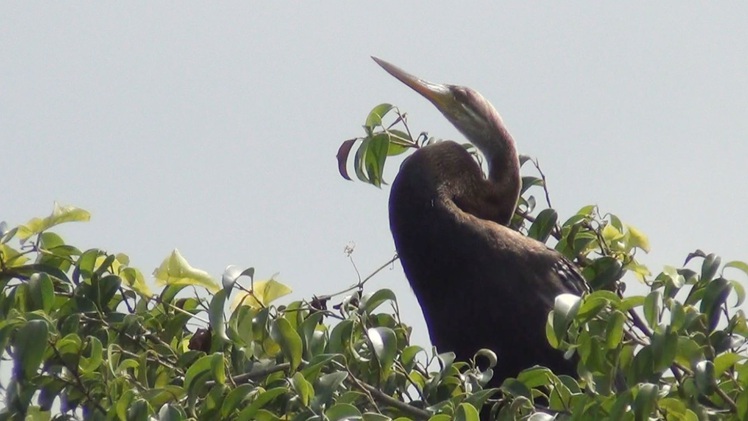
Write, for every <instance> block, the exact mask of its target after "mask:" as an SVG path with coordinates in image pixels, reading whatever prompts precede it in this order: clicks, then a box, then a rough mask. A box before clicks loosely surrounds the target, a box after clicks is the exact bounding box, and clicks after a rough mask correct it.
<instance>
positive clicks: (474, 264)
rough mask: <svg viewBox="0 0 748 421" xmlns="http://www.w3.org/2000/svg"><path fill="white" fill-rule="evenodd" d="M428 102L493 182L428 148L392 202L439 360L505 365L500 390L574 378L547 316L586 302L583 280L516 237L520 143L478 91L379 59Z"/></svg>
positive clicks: (457, 158)
mask: <svg viewBox="0 0 748 421" xmlns="http://www.w3.org/2000/svg"><path fill="white" fill-rule="evenodd" d="M375 60H376V61H377V63H379V64H380V65H381V66H382V67H384V68H385V70H387V71H388V72H389V73H390V74H392V75H393V76H395V77H397V78H398V79H400V80H401V81H402V82H404V83H405V84H406V85H408V86H410V87H411V88H413V89H414V90H416V91H417V92H419V93H420V94H422V95H423V96H425V97H426V98H427V99H429V100H430V101H431V102H432V103H433V104H434V105H435V106H436V107H437V108H438V109H439V110H440V111H441V112H442V113H443V114H444V115H445V117H447V118H448V119H449V120H450V122H452V124H454V125H455V127H457V128H458V129H459V130H460V131H461V132H462V133H463V134H465V136H466V137H467V138H468V140H469V141H470V142H471V143H473V144H474V145H475V146H477V147H478V149H479V150H480V151H481V152H482V153H483V154H484V155H485V156H486V159H487V161H488V166H489V171H488V177H487V178H486V177H485V176H484V175H483V171H482V170H481V168H480V166H479V165H478V164H477V162H476V161H475V160H474V159H473V157H472V156H471V155H470V154H469V153H468V152H467V151H466V150H465V149H464V148H463V147H462V146H460V145H459V144H457V143H455V142H449V141H445V142H439V143H435V144H432V145H429V146H426V147H422V148H420V149H419V150H418V151H416V152H415V153H414V154H413V155H411V156H410V157H409V158H408V159H406V161H405V162H403V165H402V167H401V168H400V172H399V173H398V175H397V177H396V178H395V181H394V182H393V184H392V191H391V193H390V203H389V209H390V229H391V230H392V235H393V238H394V241H395V247H396V249H397V252H398V255H399V257H400V261H401V263H402V265H403V269H404V271H405V274H406V276H407V278H408V280H409V282H410V285H411V287H412V288H413V291H414V292H415V294H416V297H417V298H418V302H419V304H420V305H421V309H422V310H423V314H424V318H425V319H426V324H427V325H428V329H429V335H430V337H431V341H432V343H433V344H434V345H435V346H436V348H437V349H438V350H439V352H447V351H452V352H454V353H455V354H456V356H457V358H458V359H459V360H463V361H467V360H469V359H471V358H472V357H473V356H474V354H475V353H476V351H478V350H479V349H481V348H487V349H491V350H493V351H494V352H496V354H497V356H498V364H497V366H496V367H495V368H494V377H493V379H492V381H491V383H490V384H491V385H492V386H499V385H500V384H501V382H502V381H503V380H504V379H505V378H507V377H510V376H516V375H517V374H518V373H519V372H520V371H521V370H523V369H525V368H529V367H532V366H534V365H543V366H546V367H548V368H551V369H552V370H553V371H554V372H556V373H559V374H561V373H563V374H572V375H573V374H575V373H576V369H575V366H576V361H575V360H574V359H569V360H567V359H565V358H564V356H563V354H562V353H561V351H558V350H556V349H553V348H552V347H551V346H550V344H549V343H548V340H547V339H546V335H545V323H546V320H547V316H548V313H549V312H550V310H552V309H553V305H554V300H555V298H556V297H557V296H558V295H559V294H562V293H573V294H578V295H581V294H582V293H583V291H584V290H585V284H584V281H583V279H582V277H581V275H580V274H579V272H578V271H577V270H576V269H575V268H574V267H573V265H572V264H571V263H570V262H569V261H567V260H566V259H565V258H564V257H563V256H562V255H561V254H559V253H558V252H556V251H555V250H552V249H549V248H548V247H546V245H545V244H543V243H540V242H538V241H536V240H533V239H530V238H527V237H525V236H523V235H522V234H520V233H518V232H516V231H514V230H512V229H510V228H508V227H507V226H506V225H507V224H508V222H509V220H510V219H511V216H512V215H513V213H514V208H515V206H516V202H517V198H518V195H519V190H520V184H521V181H520V180H521V179H520V175H519V162H518V159H517V152H516V149H515V146H514V140H513V139H512V137H511V136H510V135H509V133H508V131H507V130H506V128H505V126H504V124H503V121H502V120H501V117H500V116H499V114H498V112H496V110H495V109H494V108H493V106H492V105H491V104H490V103H488V101H486V100H485V99H483V97H482V96H481V95H480V94H478V93H477V92H475V91H473V90H472V89H469V88H465V87H460V86H453V85H437V84H432V83H429V82H426V81H423V80H421V79H418V78H416V77H415V76H412V75H409V74H408V73H405V72H404V71H402V70H401V69H399V68H397V67H395V66H392V65H391V64H389V63H386V62H383V61H381V60H378V59H375Z"/></svg>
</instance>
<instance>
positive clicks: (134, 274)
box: [119, 268, 153, 297]
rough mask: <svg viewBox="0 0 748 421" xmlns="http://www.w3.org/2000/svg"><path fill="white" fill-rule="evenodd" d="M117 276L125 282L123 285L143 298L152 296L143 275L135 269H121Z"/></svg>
mask: <svg viewBox="0 0 748 421" xmlns="http://www.w3.org/2000/svg"><path fill="white" fill-rule="evenodd" d="M119 276H120V277H121V278H122V279H123V280H124V281H125V285H127V286H128V287H129V288H131V289H132V290H133V291H135V292H137V293H138V294H140V295H141V296H143V297H151V296H153V292H152V291H151V288H150V287H149V286H148V284H147V283H146V281H145V277H144V276H143V273H142V272H141V271H140V270H139V269H136V268H122V270H121V271H120V272H119Z"/></svg>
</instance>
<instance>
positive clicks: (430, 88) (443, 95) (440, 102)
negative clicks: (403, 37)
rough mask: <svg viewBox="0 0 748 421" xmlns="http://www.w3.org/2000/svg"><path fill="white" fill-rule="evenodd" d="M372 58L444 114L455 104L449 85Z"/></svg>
mask: <svg viewBox="0 0 748 421" xmlns="http://www.w3.org/2000/svg"><path fill="white" fill-rule="evenodd" d="M371 58H372V59H373V60H374V61H376V62H377V64H378V65H380V66H382V68H383V69H384V70H386V71H387V73H389V74H391V75H392V76H395V77H396V78H397V79H398V80H400V82H402V83H404V84H406V85H408V86H410V87H411V89H413V90H414V91H416V92H418V93H419V94H421V95H423V96H424V97H425V98H426V99H428V100H429V101H431V103H433V104H434V105H435V106H436V108H438V109H439V110H441V111H442V112H444V111H446V110H448V109H449V108H450V107H451V106H452V105H453V104H454V102H455V100H454V96H453V95H452V92H450V90H449V88H448V87H447V85H442V84H438V83H431V82H428V81H425V80H423V79H421V78H419V77H416V76H413V75H411V74H410V73H408V72H406V71H405V70H403V69H401V68H399V67H397V66H395V65H394V64H390V63H387V62H386V61H384V60H382V59H379V58H376V57H374V56H372V57H371Z"/></svg>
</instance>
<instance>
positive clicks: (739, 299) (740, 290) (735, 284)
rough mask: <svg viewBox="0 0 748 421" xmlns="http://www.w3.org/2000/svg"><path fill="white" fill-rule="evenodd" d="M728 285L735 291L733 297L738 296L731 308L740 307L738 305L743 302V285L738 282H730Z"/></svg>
mask: <svg viewBox="0 0 748 421" xmlns="http://www.w3.org/2000/svg"><path fill="white" fill-rule="evenodd" d="M730 285H731V286H732V289H733V290H734V291H735V295H737V296H738V297H737V300H736V301H735V305H734V306H733V307H740V305H741V304H743V302H744V301H745V287H743V284H741V283H740V282H738V281H730Z"/></svg>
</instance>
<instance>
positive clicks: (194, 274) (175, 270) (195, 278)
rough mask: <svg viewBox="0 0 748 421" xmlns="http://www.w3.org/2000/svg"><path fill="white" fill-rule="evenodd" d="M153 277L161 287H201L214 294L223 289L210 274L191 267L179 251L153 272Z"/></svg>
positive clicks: (174, 252) (172, 253)
mask: <svg viewBox="0 0 748 421" xmlns="http://www.w3.org/2000/svg"><path fill="white" fill-rule="evenodd" d="M153 277H154V278H156V283H157V284H159V285H192V286H201V287H203V288H205V289H207V290H208V291H210V292H213V293H215V292H217V291H218V290H219V289H221V288H220V287H219V286H218V284H216V282H215V281H214V280H213V278H212V277H211V276H210V274H208V272H205V271H204V270H200V269H195V268H193V267H192V266H190V264H189V263H187V260H186V259H185V258H184V257H182V254H181V253H179V250H177V249H174V251H172V252H171V254H170V255H169V257H167V258H166V259H164V261H163V262H162V263H161V266H159V267H158V269H156V270H155V271H153Z"/></svg>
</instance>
